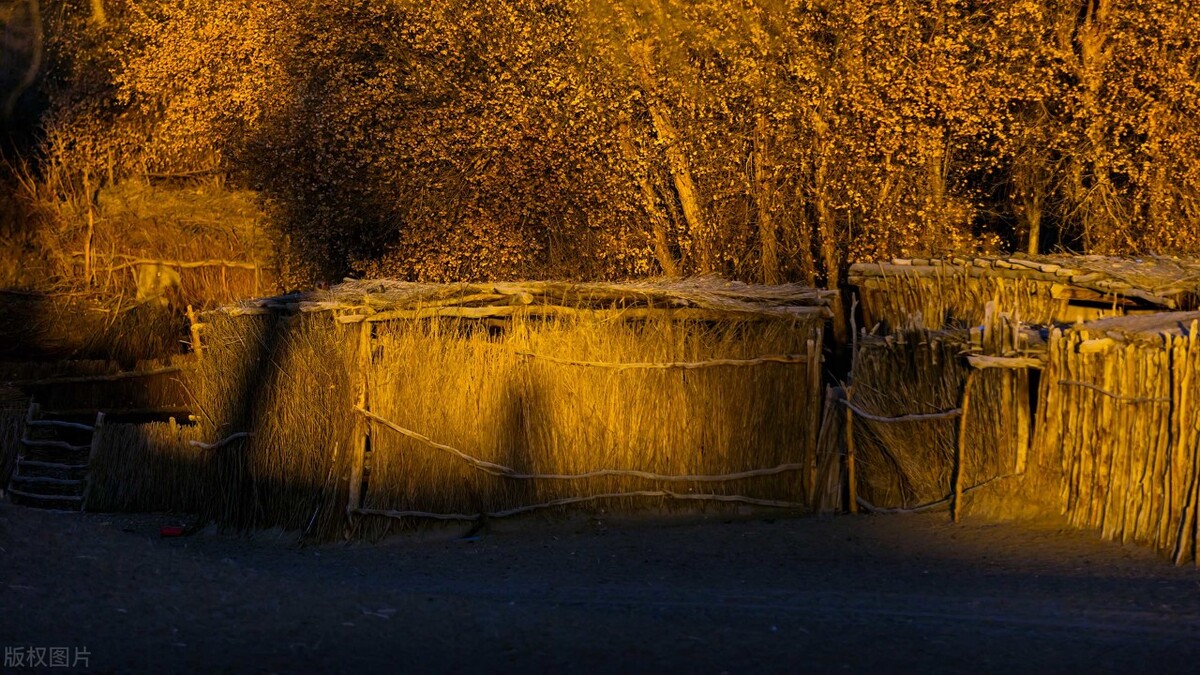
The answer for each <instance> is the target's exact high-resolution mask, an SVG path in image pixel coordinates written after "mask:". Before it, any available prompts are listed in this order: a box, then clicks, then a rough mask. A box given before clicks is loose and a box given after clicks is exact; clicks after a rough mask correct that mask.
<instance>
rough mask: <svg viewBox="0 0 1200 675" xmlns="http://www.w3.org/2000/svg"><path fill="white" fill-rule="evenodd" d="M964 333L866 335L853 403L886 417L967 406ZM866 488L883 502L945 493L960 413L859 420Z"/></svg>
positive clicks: (906, 504)
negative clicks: (964, 399)
mask: <svg viewBox="0 0 1200 675" xmlns="http://www.w3.org/2000/svg"><path fill="white" fill-rule="evenodd" d="M963 341H964V340H963V336H961V335H955V334H953V333H940V332H935V331H924V330H909V331H905V332H902V333H898V334H897V335H895V336H892V337H890V338H888V339H886V340H885V339H882V338H867V339H866V341H865V342H863V343H862V345H861V346H860V349H859V351H858V352H857V354H856V355H855V359H854V365H853V370H852V374H851V383H852V386H851V394H850V400H851V402H852V403H853V404H854V405H855V406H856V407H857V408H859V409H861V410H863V411H865V412H867V413H870V414H873V415H877V416H881V417H896V416H900V415H911V414H930V413H939V412H944V411H948V410H954V409H956V408H958V407H959V406H960V405H961V399H962V390H963V385H964V383H965V381H966V377H967V369H968V366H967V365H966V364H965V363H963V362H962V360H961V359H960V358H959V352H960V351H961V350H962V348H963ZM854 430H855V445H856V455H857V457H856V462H857V468H858V471H857V473H858V477H859V481H858V482H859V486H858V489H859V495H860V496H861V497H862V498H863V499H865V500H866V501H868V502H870V503H871V504H873V505H875V506H878V507H883V508H894V507H899V508H911V507H914V506H918V505H921V504H925V503H928V502H932V501H936V500H939V499H942V498H944V497H945V496H946V495H947V494H948V493H949V491H950V487H951V478H952V476H953V472H954V466H955V461H956V455H957V438H958V418H956V417H951V418H946V419H937V420H919V421H909V422H877V421H872V420H869V419H865V418H862V417H856V419H855V420H854Z"/></svg>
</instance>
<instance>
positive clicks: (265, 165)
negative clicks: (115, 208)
mask: <svg viewBox="0 0 1200 675" xmlns="http://www.w3.org/2000/svg"><path fill="white" fill-rule="evenodd" d="M46 4H49V3H46ZM97 4H99V5H101V6H102V8H103V11H102V13H101V18H100V20H97V15H96V12H95V8H96V5H97ZM42 14H43V16H44V20H45V23H46V28H45V30H46V33H47V45H48V51H49V52H50V59H49V62H50V63H51V73H52V75H53V87H52V89H51V102H52V106H51V110H50V112H49V113H48V114H47V115H46V117H45V118H44V120H43V128H44V131H45V134H44V139H45V147H44V156H45V158H46V162H47V163H49V164H51V165H53V166H56V167H59V168H60V169H61V170H64V171H68V172H72V173H75V174H82V173H87V174H89V175H94V176H99V175H106V174H107V175H111V176H115V177H117V178H119V177H120V176H122V175H135V174H138V173H145V172H176V173H179V172H195V171H206V170H217V171H221V172H223V173H228V174H229V175H230V176H232V177H233V178H234V180H237V181H239V182H241V183H243V184H244V185H246V186H249V187H252V188H253V189H255V190H257V191H259V194H260V195H261V197H262V199H263V201H264V204H266V205H267V207H268V209H269V211H270V213H271V214H272V217H273V223H274V231H275V233H276V236H277V237H278V242H279V248H280V250H281V252H282V255H283V256H284V258H285V259H286V261H287V262H288V264H289V268H290V269H292V270H293V271H294V272H296V273H298V274H307V275H317V276H328V275H336V274H343V273H348V272H351V273H359V274H377V275H382V274H387V275H393V276H400V277H406V278H415V279H427V280H446V279H459V278H480V277H507V276H525V277H528V276H557V277H564V276H571V277H581V276H588V277H623V276H636V275H650V274H662V273H666V274H684V273H717V274H721V275H725V276H731V277H737V278H744V279H753V280H764V281H768V282H773V281H781V280H787V279H798V280H805V281H809V282H814V283H816V282H823V283H829V284H836V283H837V282H838V280H839V270H840V269H842V268H843V267H844V265H845V263H846V262H847V261H848V260H852V259H859V258H869V257H875V256H886V255H913V254H919V253H921V252H933V251H946V250H958V251H972V250H980V249H996V248H1007V249H1025V250H1031V251H1038V250H1042V251H1045V250H1049V249H1050V248H1052V247H1071V248H1074V249H1077V250H1087V251H1091V252H1099V253H1171V252H1193V253H1195V252H1200V124H1198V123H1197V122H1196V120H1197V119H1200V38H1198V37H1197V35H1198V34H1197V32H1196V31H1195V23H1196V21H1197V20H1198V19H1200V2H1198V1H1197V0H1181V1H1178V2H1175V1H1171V0H1125V1H1123V2H1119V3H1118V2H1116V1H1115V0H1014V1H1012V2H991V1H982V2H980V1H976V0H971V1H967V0H959V1H951V0H893V1H888V2H883V1H879V0H837V1H833V0H745V1H742V0H738V1H734V0H696V1H693V0H627V1H624V2H615V3H614V2H601V1H599V0H447V1H445V2H428V1H427V0H370V1H368V0H307V1H305V2H294V1H292V0H229V1H228V2H211V1H210V0H139V1H138V2H132V0H108V2H107V3H97V2H88V3H84V2H75V3H70V2H66V3H55V7H54V8H53V11H47V8H46V7H43V8H42Z"/></svg>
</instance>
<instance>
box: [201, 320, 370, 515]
mask: <svg viewBox="0 0 1200 675" xmlns="http://www.w3.org/2000/svg"><path fill="white" fill-rule="evenodd" d="M353 330H354V329H353V328H345V327H339V326H336V325H335V324H334V323H333V322H332V321H331V320H330V319H329V318H328V317H326V316H315V315H308V316H301V317H274V316H258V317H249V318H232V317H228V316H225V315H221V314H217V315H214V316H213V317H212V318H211V320H210V324H209V328H208V330H207V331H206V342H205V345H206V349H207V351H206V353H205V358H204V359H202V360H201V362H200V365H199V367H198V369H197V371H196V373H195V374H194V376H193V377H192V378H189V387H190V390H191V397H192V401H193V403H192V405H193V406H194V407H195V409H196V410H197V411H198V413H199V416H200V424H199V427H200V433H201V437H202V438H203V440H204V441H205V442H209V443H214V442H217V441H220V440H222V439H224V438H227V437H229V436H230V435H232V434H235V433H240V432H250V433H252V434H253V435H252V436H251V437H249V438H248V439H241V440H237V441H235V442H232V443H229V444H227V445H224V446H222V447H220V448H217V449H215V450H212V451H211V452H212V453H213V460H212V461H213V462H214V465H213V470H214V481H215V485H216V486H217V488H216V490H215V492H214V493H213V494H211V495H209V498H208V499H207V500H206V508H205V510H204V513H205V514H206V515H209V516H211V517H212V518H214V519H215V520H217V521H218V522H219V523H221V524H223V525H225V526H229V527H234V528H239V529H245V528H255V527H273V526H281V527H284V528H286V529H290V530H299V531H303V532H306V533H308V534H309V535H310V536H314V537H318V538H322V539H328V538H333V537H336V536H340V535H341V534H342V528H343V527H344V525H345V521H344V513H345V508H346V504H347V487H348V483H347V481H346V477H347V475H348V473H347V458H348V457H349V452H348V448H349V445H350V438H351V431H352V429H353V428H354V424H355V421H356V420H355V416H354V415H355V414H354V412H353V409H352V406H353V402H354V399H353V391H352V389H351V381H350V371H349V368H348V365H347V363H346V358H347V349H348V347H347V345H351V346H352V345H353V344H354V340H353V339H352V338H348V337H347V335H349V334H352V333H353Z"/></svg>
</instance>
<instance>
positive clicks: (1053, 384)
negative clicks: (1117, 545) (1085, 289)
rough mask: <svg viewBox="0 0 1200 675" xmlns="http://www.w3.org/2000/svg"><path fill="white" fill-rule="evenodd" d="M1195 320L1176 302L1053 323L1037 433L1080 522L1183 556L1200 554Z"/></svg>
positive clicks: (1198, 323) (1065, 508) (1063, 500)
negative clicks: (1170, 309)
mask: <svg viewBox="0 0 1200 675" xmlns="http://www.w3.org/2000/svg"><path fill="white" fill-rule="evenodd" d="M1198 329H1200V312H1177V313H1164V314H1160V315H1154V316H1145V317H1123V318H1114V319H1106V320H1102V321H1096V322H1093V323H1090V324H1085V325H1083V326H1080V327H1078V328H1075V329H1072V330H1056V331H1054V332H1053V333H1052V335H1051V338H1050V341H1049V345H1048V350H1047V354H1048V358H1047V361H1046V366H1045V369H1044V371H1043V372H1042V383H1041V389H1040V397H1041V399H1042V401H1043V404H1042V405H1041V406H1040V409H1039V411H1038V425H1037V427H1038V434H1037V437H1036V440H1035V444H1034V445H1035V458H1036V463H1035V464H1034V465H1033V467H1032V470H1033V471H1036V472H1038V473H1040V474H1042V475H1044V476H1047V477H1050V478H1054V477H1057V478H1058V480H1057V481H1056V483H1057V486H1058V488H1059V495H1058V496H1059V503H1060V505H1061V508H1062V512H1063V513H1064V514H1065V515H1066V517H1067V518H1068V519H1069V521H1070V522H1071V523H1072V524H1074V525H1076V526H1078V527H1083V528H1090V529H1096V530H1099V531H1100V532H1101V534H1102V535H1103V536H1104V537H1106V538H1109V539H1114V540H1118V541H1123V542H1137V543H1139V544H1144V545H1148V546H1152V547H1154V548H1155V549H1157V550H1159V551H1160V552H1162V553H1163V554H1165V555H1169V556H1171V557H1172V558H1173V559H1174V560H1175V561H1176V562H1177V563H1181V562H1188V561H1196V560H1197V556H1196V543H1197V535H1198V532H1197V528H1198V525H1200V523H1198V520H1197V517H1196V512H1197V509H1198V508H1200V504H1198V502H1197V500H1198V499H1200V482H1198V479H1200V345H1198V344H1197V339H1198V333H1197V331H1198ZM1047 482H1049V481H1047Z"/></svg>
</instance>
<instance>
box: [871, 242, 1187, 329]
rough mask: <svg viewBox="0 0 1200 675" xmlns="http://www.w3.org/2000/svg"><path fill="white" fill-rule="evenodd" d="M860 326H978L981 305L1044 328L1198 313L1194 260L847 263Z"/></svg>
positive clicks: (1059, 257)
mask: <svg viewBox="0 0 1200 675" xmlns="http://www.w3.org/2000/svg"><path fill="white" fill-rule="evenodd" d="M849 280H850V283H851V284H852V285H853V286H855V287H856V289H857V293H858V295H859V297H860V300H861V303H862V314H863V319H864V324H865V325H866V326H868V327H871V326H875V325H876V324H878V323H883V324H884V325H887V326H892V327H898V326H903V325H906V324H907V323H908V322H909V321H910V320H911V319H912V317H914V316H917V315H920V316H921V317H923V320H924V323H925V325H927V326H932V327H937V326H949V325H957V326H976V325H979V324H980V323H981V322H982V319H983V313H984V307H985V306H986V305H987V303H988V302H992V301H995V302H996V304H997V307H998V308H999V309H1001V310H1002V311H1005V312H1007V313H1009V314H1011V315H1013V316H1016V317H1018V318H1019V319H1020V320H1021V321H1023V322H1025V323H1027V324H1032V325H1040V326H1046V325H1050V324H1054V323H1074V322H1076V321H1089V320H1093V319H1098V318H1103V317H1106V316H1114V315H1118V316H1119V315H1126V314H1139V313H1147V312H1163V311H1179V310H1190V309H1197V308H1200V260H1196V259H1181V258H1166V257H1151V258H1140V259H1130V258H1112V257H1105V256H1093V255H1088V256H1066V255H1044V256H1013V257H978V258H962V257H957V256H955V257H946V258H911V259H909V258H896V259H893V260H892V261H890V262H870V263H857V264H855V265H852V266H851V268H850V274H849Z"/></svg>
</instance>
